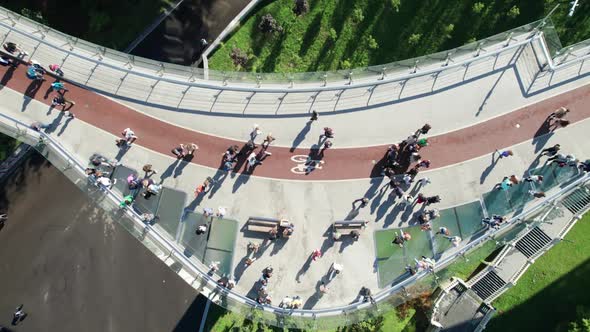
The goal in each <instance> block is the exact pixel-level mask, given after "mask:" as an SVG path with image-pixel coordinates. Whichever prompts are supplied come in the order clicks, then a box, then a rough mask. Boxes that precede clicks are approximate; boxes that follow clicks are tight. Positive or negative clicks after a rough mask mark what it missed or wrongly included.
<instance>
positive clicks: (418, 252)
mask: <svg viewBox="0 0 590 332" xmlns="http://www.w3.org/2000/svg"><path fill="white" fill-rule="evenodd" d="M404 231H405V232H408V233H410V235H412V240H410V241H408V242H406V243H405V244H404V249H405V253H406V260H407V261H409V262H411V261H414V258H420V257H421V256H426V257H429V258H431V257H432V256H433V253H432V247H431V244H430V232H425V231H422V230H421V229H420V227H419V226H414V227H406V228H404Z"/></svg>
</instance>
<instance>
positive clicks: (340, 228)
mask: <svg viewBox="0 0 590 332" xmlns="http://www.w3.org/2000/svg"><path fill="white" fill-rule="evenodd" d="M367 223H368V221H365V220H342V221H335V222H334V223H333V224H332V227H333V228H334V231H337V232H339V233H342V234H348V233H350V232H352V231H354V230H357V231H362V230H363V229H365V227H366V225H367Z"/></svg>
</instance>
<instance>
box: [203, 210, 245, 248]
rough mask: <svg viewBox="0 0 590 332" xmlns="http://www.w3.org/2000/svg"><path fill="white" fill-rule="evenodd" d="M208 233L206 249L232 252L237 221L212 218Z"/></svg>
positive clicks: (236, 231)
mask: <svg viewBox="0 0 590 332" xmlns="http://www.w3.org/2000/svg"><path fill="white" fill-rule="evenodd" d="M210 232H211V234H210V235H209V241H208V243H207V248H215V249H220V250H227V251H232V252H233V251H234V247H235V245H236V234H237V233H238V222H237V221H235V220H229V219H219V218H213V222H212V224H211V230H210Z"/></svg>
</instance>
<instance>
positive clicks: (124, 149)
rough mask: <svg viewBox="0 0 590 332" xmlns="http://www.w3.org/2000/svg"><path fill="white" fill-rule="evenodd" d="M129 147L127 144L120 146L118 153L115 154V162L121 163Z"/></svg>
mask: <svg viewBox="0 0 590 332" xmlns="http://www.w3.org/2000/svg"><path fill="white" fill-rule="evenodd" d="M130 148H131V147H130V146H129V145H127V144H125V145H122V146H121V147H120V148H119V151H118V152H117V155H116V156H115V160H117V161H121V158H123V156H124V155H125V154H126V153H127V151H129V149H130Z"/></svg>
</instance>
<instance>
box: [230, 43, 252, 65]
mask: <svg viewBox="0 0 590 332" xmlns="http://www.w3.org/2000/svg"><path fill="white" fill-rule="evenodd" d="M229 56H230V57H231V59H232V62H233V63H234V65H235V66H236V67H238V68H243V67H245V66H246V64H247V63H248V54H246V52H244V51H242V50H241V49H239V48H237V47H234V48H232V50H231V53H230V55H229Z"/></svg>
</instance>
